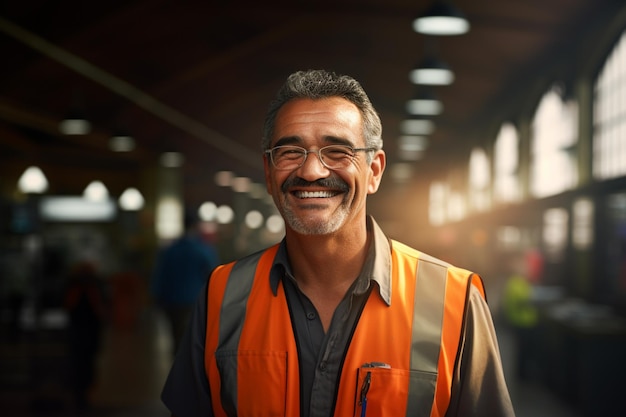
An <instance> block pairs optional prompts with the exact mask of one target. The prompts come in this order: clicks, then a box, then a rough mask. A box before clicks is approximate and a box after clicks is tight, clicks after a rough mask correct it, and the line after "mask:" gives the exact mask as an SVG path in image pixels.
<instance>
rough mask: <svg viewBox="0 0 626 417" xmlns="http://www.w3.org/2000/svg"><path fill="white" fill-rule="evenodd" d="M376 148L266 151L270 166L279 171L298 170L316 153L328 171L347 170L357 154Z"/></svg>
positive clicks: (348, 147) (279, 149) (340, 147)
mask: <svg viewBox="0 0 626 417" xmlns="http://www.w3.org/2000/svg"><path fill="white" fill-rule="evenodd" d="M375 150H376V148H353V147H351V146H348V145H329V146H324V147H323V148H319V149H318V150H311V151H309V150H306V149H304V148H302V147H300V146H293V145H285V146H275V147H273V148H272V149H267V150H266V151H265V153H266V154H269V156H270V160H271V161H272V165H274V167H275V168H276V169H279V170H292V169H297V168H300V167H301V166H302V165H303V164H304V161H306V157H307V156H308V155H309V154H310V153H316V154H317V156H318V158H319V159H320V162H321V163H322V165H324V166H325V167H326V168H328V169H343V168H347V167H348V166H349V165H350V163H351V162H352V160H353V159H354V157H355V156H356V153H357V152H361V151H363V152H372V151H375Z"/></svg>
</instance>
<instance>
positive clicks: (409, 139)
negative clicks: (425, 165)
mask: <svg viewBox="0 0 626 417" xmlns="http://www.w3.org/2000/svg"><path fill="white" fill-rule="evenodd" d="M427 147H428V138H426V137H425V136H418V135H405V136H400V138H398V148H399V149H400V151H405V152H415V151H424V150H426V148H427Z"/></svg>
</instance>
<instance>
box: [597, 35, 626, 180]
mask: <svg viewBox="0 0 626 417" xmlns="http://www.w3.org/2000/svg"><path fill="white" fill-rule="evenodd" d="M594 90H595V91H594V92H595V97H594V114H593V117H594V133H593V176H594V178H596V179H599V180H603V179H609V178H616V177H620V176H623V175H626V32H624V34H622V37H621V38H620V40H619V41H618V42H617V44H616V45H615V47H614V48H613V51H612V52H611V53H610V55H609V57H608V58H607V60H606V62H605V64H604V67H603V68H602V70H601V71H600V73H599V75H598V78H597V79H596V82H595V89H594Z"/></svg>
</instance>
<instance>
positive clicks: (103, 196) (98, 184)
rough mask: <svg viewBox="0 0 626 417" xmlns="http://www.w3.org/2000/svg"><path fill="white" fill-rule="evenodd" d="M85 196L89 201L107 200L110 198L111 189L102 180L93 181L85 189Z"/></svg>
mask: <svg viewBox="0 0 626 417" xmlns="http://www.w3.org/2000/svg"><path fill="white" fill-rule="evenodd" d="M83 197H84V198H85V200H88V201H105V200H107V199H108V198H109V190H107V187H105V185H104V184H103V183H102V181H91V182H90V183H89V185H87V187H86V188H85V191H83Z"/></svg>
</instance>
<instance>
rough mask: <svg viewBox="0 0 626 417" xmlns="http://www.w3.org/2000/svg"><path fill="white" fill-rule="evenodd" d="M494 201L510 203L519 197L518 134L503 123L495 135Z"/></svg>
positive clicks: (510, 125) (513, 128)
mask: <svg viewBox="0 0 626 417" xmlns="http://www.w3.org/2000/svg"><path fill="white" fill-rule="evenodd" d="M493 158H494V161H493V162H494V184H493V192H494V196H493V197H494V201H497V202H500V203H512V202H516V201H519V199H520V195H521V193H520V184H519V174H518V172H519V136H518V134H517V129H515V127H514V126H513V125H512V124H510V123H504V124H503V125H502V127H500V132H498V136H497V137H496V141H495V145H494V149H493Z"/></svg>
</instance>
